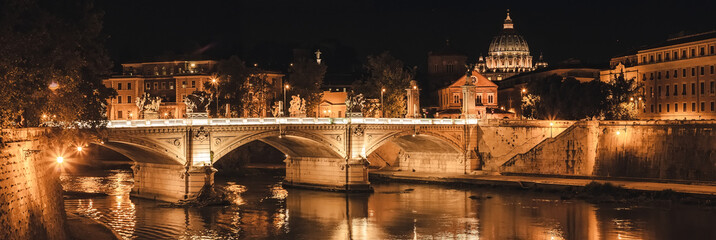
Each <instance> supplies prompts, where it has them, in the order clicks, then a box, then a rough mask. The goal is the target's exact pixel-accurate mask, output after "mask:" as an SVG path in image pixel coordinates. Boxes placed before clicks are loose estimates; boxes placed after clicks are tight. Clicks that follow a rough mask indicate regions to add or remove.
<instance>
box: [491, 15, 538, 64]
mask: <svg viewBox="0 0 716 240" xmlns="http://www.w3.org/2000/svg"><path fill="white" fill-rule="evenodd" d="M488 54H489V55H493V56H494V55H503V54H505V55H508V54H509V55H529V54H530V48H529V47H528V46H527V41H525V38H524V37H522V35H520V34H519V33H517V31H516V30H515V29H514V27H513V24H512V19H511V18H510V14H509V12H508V13H507V18H506V19H505V23H504V25H503V29H502V31H500V33H499V34H498V35H497V36H495V37H494V38H492V42H491V43H490V48H489V49H488Z"/></svg>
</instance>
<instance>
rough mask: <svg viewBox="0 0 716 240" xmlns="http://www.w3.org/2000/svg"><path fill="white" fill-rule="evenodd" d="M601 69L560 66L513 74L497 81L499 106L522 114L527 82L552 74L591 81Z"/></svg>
mask: <svg viewBox="0 0 716 240" xmlns="http://www.w3.org/2000/svg"><path fill="white" fill-rule="evenodd" d="M599 74H600V69H598V68H591V67H585V66H580V65H575V66H559V67H556V66H555V67H547V68H542V69H538V70H535V71H532V72H526V73H522V74H519V75H515V76H512V77H510V78H508V79H505V80H503V81H500V82H498V83H497V85H498V86H499V87H498V91H497V92H498V93H499V94H498V96H499V98H498V102H499V104H498V105H499V108H500V109H501V110H505V111H508V112H513V113H515V116H521V115H522V108H521V105H522V97H523V96H524V95H525V94H527V93H528V92H527V88H526V87H527V84H528V83H529V82H531V81H534V80H539V79H544V78H547V77H549V76H552V75H557V76H560V77H562V78H563V79H564V78H574V79H577V80H578V81H580V82H589V81H592V80H595V79H599Z"/></svg>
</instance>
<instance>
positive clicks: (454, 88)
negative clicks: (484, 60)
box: [435, 71, 502, 118]
mask: <svg viewBox="0 0 716 240" xmlns="http://www.w3.org/2000/svg"><path fill="white" fill-rule="evenodd" d="M471 78H473V80H472V81H471V82H474V83H473V84H474V85H475V87H474V89H475V90H474V91H475V93H474V96H475V106H476V109H477V112H476V117H477V118H491V117H494V116H492V115H491V114H501V113H502V111H499V109H497V84H495V83H493V82H492V81H490V80H488V79H487V78H486V77H485V76H483V75H482V74H480V73H478V72H477V71H473V72H472V76H471ZM466 81H467V75H463V76H462V77H460V78H459V79H457V81H455V82H453V83H452V84H450V86H447V87H445V88H442V89H440V90H438V97H439V98H438V101H439V107H438V111H437V114H436V116H435V117H436V118H461V117H462V108H463V106H462V104H463V86H465V85H466ZM500 118H502V117H500Z"/></svg>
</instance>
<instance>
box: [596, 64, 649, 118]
mask: <svg viewBox="0 0 716 240" xmlns="http://www.w3.org/2000/svg"><path fill="white" fill-rule="evenodd" d="M607 86H608V88H607V95H606V99H605V103H606V104H605V107H606V109H605V113H604V118H606V119H614V120H629V119H636V117H637V114H638V113H639V111H638V109H639V108H638V106H637V104H638V101H636V100H638V99H644V98H643V97H644V96H643V95H641V94H640V92H641V90H642V89H643V86H641V85H640V84H637V83H636V79H635V78H632V79H625V78H624V74H620V75H619V76H617V77H616V78H614V79H613V80H611V81H609V83H608V85H607Z"/></svg>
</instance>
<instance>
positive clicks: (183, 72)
mask: <svg viewBox="0 0 716 240" xmlns="http://www.w3.org/2000/svg"><path fill="white" fill-rule="evenodd" d="M216 64H217V62H216V61H213V60H201V61H167V62H144V63H125V64H122V73H121V74H120V75H114V76H112V77H110V78H108V79H105V80H103V83H104V85H105V86H106V87H108V88H113V89H115V90H116V91H117V97H115V98H112V99H109V101H108V102H109V105H108V106H107V112H108V113H107V118H108V119H110V120H118V119H141V118H142V116H140V111H139V108H138V107H137V105H136V102H135V101H136V97H138V96H142V95H144V93H148V94H149V95H150V96H158V97H161V98H162V102H161V105H160V107H159V111H158V114H159V116H158V117H159V118H184V117H185V116H186V105H185V104H184V102H183V99H184V98H185V97H186V96H187V95H190V94H192V92H194V91H205V92H208V91H209V89H205V88H204V86H205V83H207V82H211V80H212V73H214V72H215V70H216ZM265 76H266V78H267V79H266V80H267V81H268V82H269V84H271V86H272V87H273V88H277V89H279V90H276V91H273V93H272V96H270V97H273V98H277V97H280V95H278V94H279V92H280V91H281V87H282V85H283V82H282V81H283V74H281V73H276V72H266V73H265ZM226 109H228V108H226ZM226 109H223V112H224V115H227V114H226V112H227V111H226Z"/></svg>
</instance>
